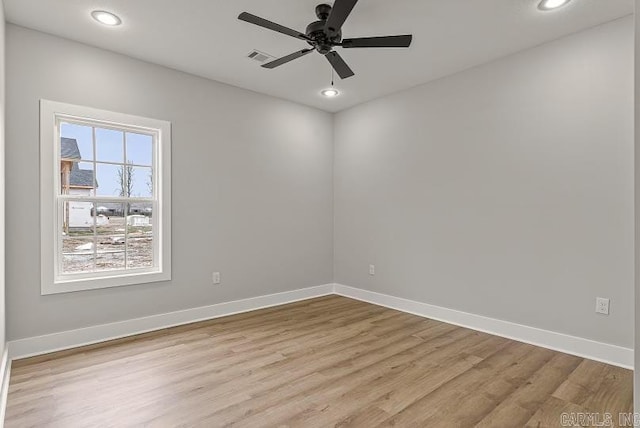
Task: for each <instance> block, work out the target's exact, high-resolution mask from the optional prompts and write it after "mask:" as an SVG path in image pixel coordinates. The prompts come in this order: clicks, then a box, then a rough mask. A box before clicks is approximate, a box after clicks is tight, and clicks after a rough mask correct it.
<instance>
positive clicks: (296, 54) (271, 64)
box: [262, 49, 314, 68]
mask: <svg viewBox="0 0 640 428" xmlns="http://www.w3.org/2000/svg"><path fill="white" fill-rule="evenodd" d="M313 51H314V49H303V50H301V51H298V52H294V53H292V54H290V55H287V56H283V57H282V58H278V59H276V60H273V61H271V62H269V63H267V64H262V66H263V67H264V68H276V67H280V66H281V65H282V64H286V63H288V62H289V61H293V60H294V59H298V58H300V57H302V56H305V55H306V54H308V53H311V52H313Z"/></svg>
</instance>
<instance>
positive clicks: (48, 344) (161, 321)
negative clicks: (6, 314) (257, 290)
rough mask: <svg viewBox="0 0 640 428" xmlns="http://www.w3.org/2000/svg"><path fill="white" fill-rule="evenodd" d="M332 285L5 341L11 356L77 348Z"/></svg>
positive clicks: (317, 292) (310, 294)
mask: <svg viewBox="0 0 640 428" xmlns="http://www.w3.org/2000/svg"><path fill="white" fill-rule="evenodd" d="M333 289H334V285H333V284H325V285H319V286H317V287H309V288H303V289H300V290H293V291H285V292H282V293H276V294H269V295H266V296H259V297H252V298H249V299H243V300H235V301H232V302H224V303H218V304H215V305H210V306H202V307H199V308H193V309H186V310H183V311H176V312H169V313H166V314H159V315H152V316H149V317H144V318H135V319H131V320H126V321H120V322H114V323H109V324H101V325H96V326H91V327H86V328H80V329H77V330H69V331H63V332H60V333H52V334H47V335H44V336H36V337H29V338H26V339H19V340H12V341H10V342H9V343H8V349H9V357H10V358H11V359H12V360H15V359H19V358H26V357H32V356H35V355H42V354H48V353H50V352H55V351H62V350H64V349H70V348H77V347H79V346H84V345H91V344H94V343H99V342H104V341H107V340H112V339H119V338H122V337H127V336H133V335H136V334H140V333H146V332H149V331H154V330H161V329H163V328H168V327H175V326H179V325H184V324H190V323H193V322H198V321H205V320H210V319H214V318H219V317H224V316H227V315H233V314H238V313H242V312H250V311H255V310H257V309H263V308H268V307H271V306H278V305H283V304H286V303H293V302H297V301H299V300H306V299H311V298H314V297H320V296H325V295H328V294H333Z"/></svg>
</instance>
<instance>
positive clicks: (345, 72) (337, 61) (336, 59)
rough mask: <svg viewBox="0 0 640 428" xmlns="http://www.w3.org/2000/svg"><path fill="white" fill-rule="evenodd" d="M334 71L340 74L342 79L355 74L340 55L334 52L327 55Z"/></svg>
mask: <svg viewBox="0 0 640 428" xmlns="http://www.w3.org/2000/svg"><path fill="white" fill-rule="evenodd" d="M325 56H326V57H327V59H328V60H329V62H330V63H331V66H332V67H333V69H334V70H335V71H336V73H338V76H340V78H341V79H346V78H347V77H351V76H353V75H354V74H355V73H354V72H353V70H351V69H350V68H349V66H348V65H347V63H346V62H344V60H343V59H342V57H341V56H340V55H339V54H338V52H335V51H332V52H329V53H328V54H326V55H325Z"/></svg>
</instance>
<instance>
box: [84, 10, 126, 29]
mask: <svg viewBox="0 0 640 428" xmlns="http://www.w3.org/2000/svg"><path fill="white" fill-rule="evenodd" d="M91 16H92V17H93V19H95V20H96V21H98V22H99V23H101V24H104V25H108V26H110V27H115V26H117V25H120V24H122V20H121V19H120V18H119V17H118V16H117V15H114V14H113V13H111V12H106V11H104V10H94V11H93V12H91Z"/></svg>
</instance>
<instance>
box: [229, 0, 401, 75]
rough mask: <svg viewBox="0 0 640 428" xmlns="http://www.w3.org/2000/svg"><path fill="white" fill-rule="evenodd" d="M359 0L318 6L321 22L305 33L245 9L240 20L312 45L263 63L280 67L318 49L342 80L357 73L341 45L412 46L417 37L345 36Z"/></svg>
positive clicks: (358, 46) (314, 23)
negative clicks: (345, 58) (344, 29)
mask: <svg viewBox="0 0 640 428" xmlns="http://www.w3.org/2000/svg"><path fill="white" fill-rule="evenodd" d="M357 2H358V0H335V2H334V4H333V7H332V6H330V5H328V4H320V5H318V6H316V16H317V17H318V19H319V21H315V22H312V23H311V24H309V25H308V26H307V30H306V33H301V32H299V31H296V30H292V29H291V28H287V27H284V26H282V25H280V24H276V23H275V22H271V21H268V20H266V19H264V18H260V17H259V16H255V15H252V14H250V13H247V12H242V13H241V14H240V15H239V16H238V19H240V20H242V21H246V22H249V23H251V24H255V25H259V26H260V27H264V28H267V29H269V30H273V31H277V32H279V33H282V34H286V35H287V36H291V37H295V38H297V39H300V40H303V41H305V42H307V43H308V44H309V45H310V46H311V47H310V48H307V49H302V50H300V51H297V52H294V53H292V54H290V55H287V56H284V57H282V58H279V59H276V60H274V61H271V62H269V63H267V64H263V65H262V66H263V67H264V68H276V67H279V66H281V65H283V64H286V63H288V62H290V61H293V60H294V59H298V58H300V57H302V56H305V55H307V54H308V53H311V52H313V51H314V50H316V51H318V52H319V53H320V54H322V55H324V56H325V57H326V58H327V60H328V61H329V63H331V66H332V67H333V68H334V70H335V71H336V73H338V76H340V78H341V79H346V78H347V77H351V76H353V75H354V74H355V73H354V72H353V71H352V70H351V68H349V66H348V65H347V63H346V62H344V60H343V59H342V57H341V56H340V54H338V52H336V51H335V50H333V48H335V47H337V46H339V47H342V48H345V49H351V48H408V47H409V46H410V45H411V40H412V38H413V36H411V35H410V34H408V35H402V36H383V37H360V38H357V39H343V38H342V24H344V22H345V21H346V20H347V18H348V17H349V14H350V13H351V11H352V10H353V8H354V6H355V5H356V3H357Z"/></svg>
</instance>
